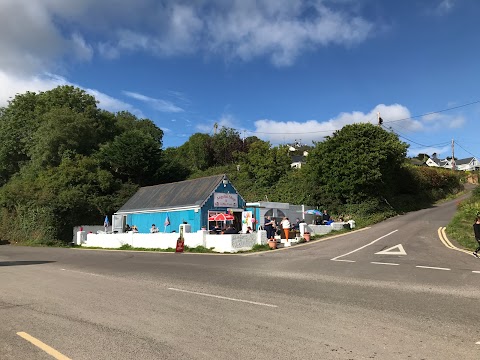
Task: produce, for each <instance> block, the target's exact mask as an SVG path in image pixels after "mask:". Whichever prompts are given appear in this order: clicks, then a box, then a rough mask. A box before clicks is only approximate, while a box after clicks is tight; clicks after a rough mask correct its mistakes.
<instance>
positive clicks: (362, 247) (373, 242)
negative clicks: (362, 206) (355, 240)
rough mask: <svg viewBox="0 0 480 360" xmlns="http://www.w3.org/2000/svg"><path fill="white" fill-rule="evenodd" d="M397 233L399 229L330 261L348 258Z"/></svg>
mask: <svg viewBox="0 0 480 360" xmlns="http://www.w3.org/2000/svg"><path fill="white" fill-rule="evenodd" d="M397 231H398V229H397V230H393V231H392V232H389V233H388V234H386V235H383V236H380V237H379V238H378V239H375V240H373V241H372V242H370V243H368V244H366V245H363V246H361V247H359V248H358V249H355V250H353V251H350V252H348V253H346V254H343V255H339V256H337V257H334V258H333V259H330V260H333V261H338V260H337V259H339V258H341V257H344V256H347V255H350V254H353V253H354V252H357V251H359V250H362V249H364V248H366V247H367V246H370V245H372V244H375V243H376V242H377V241H379V240H382V239H383V238H385V237H387V236H389V235H392V234H393V233H396V232H397Z"/></svg>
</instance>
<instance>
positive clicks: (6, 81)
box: [0, 70, 68, 106]
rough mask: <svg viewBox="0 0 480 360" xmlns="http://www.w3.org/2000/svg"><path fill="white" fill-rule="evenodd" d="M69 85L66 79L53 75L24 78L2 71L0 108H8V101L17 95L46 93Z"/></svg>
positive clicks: (0, 72) (0, 75)
mask: <svg viewBox="0 0 480 360" xmlns="http://www.w3.org/2000/svg"><path fill="white" fill-rule="evenodd" d="M67 83H68V82H67V81H66V80H65V79H64V78H62V77H60V76H55V75H52V74H43V75H39V76H32V77H23V76H16V75H11V74H9V73H7V72H5V71H1V70H0V106H6V105H7V102H8V100H9V99H10V98H13V97H15V94H22V93H25V92H27V91H33V92H38V91H46V90H50V89H53V88H54V87H56V86H60V85H66V84H67Z"/></svg>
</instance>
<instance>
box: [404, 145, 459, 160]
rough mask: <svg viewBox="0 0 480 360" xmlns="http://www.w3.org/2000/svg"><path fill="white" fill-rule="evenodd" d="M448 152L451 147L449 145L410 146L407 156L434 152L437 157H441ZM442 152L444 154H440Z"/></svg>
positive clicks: (430, 154)
mask: <svg viewBox="0 0 480 360" xmlns="http://www.w3.org/2000/svg"><path fill="white" fill-rule="evenodd" d="M449 152H451V147H450V146H444V147H433V146H429V147H418V146H416V147H410V148H409V149H408V152H407V156H410V157H413V156H417V155H418V154H427V155H429V156H432V154H434V153H436V154H437V155H438V157H439V158H443V157H445V156H447V155H449ZM442 154H444V155H443V156H442Z"/></svg>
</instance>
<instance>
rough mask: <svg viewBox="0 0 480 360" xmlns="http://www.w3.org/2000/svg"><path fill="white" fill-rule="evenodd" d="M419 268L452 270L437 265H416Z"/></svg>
mask: <svg viewBox="0 0 480 360" xmlns="http://www.w3.org/2000/svg"><path fill="white" fill-rule="evenodd" d="M415 267H417V268H421V269H433V270H451V269H449V268H442V267H435V266H422V265H417V266H415Z"/></svg>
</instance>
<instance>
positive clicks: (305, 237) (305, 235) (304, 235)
mask: <svg viewBox="0 0 480 360" xmlns="http://www.w3.org/2000/svg"><path fill="white" fill-rule="evenodd" d="M303 238H304V239H305V241H310V234H307V233H304V234H303Z"/></svg>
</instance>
